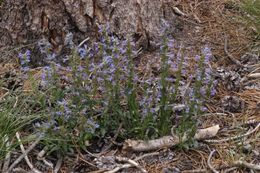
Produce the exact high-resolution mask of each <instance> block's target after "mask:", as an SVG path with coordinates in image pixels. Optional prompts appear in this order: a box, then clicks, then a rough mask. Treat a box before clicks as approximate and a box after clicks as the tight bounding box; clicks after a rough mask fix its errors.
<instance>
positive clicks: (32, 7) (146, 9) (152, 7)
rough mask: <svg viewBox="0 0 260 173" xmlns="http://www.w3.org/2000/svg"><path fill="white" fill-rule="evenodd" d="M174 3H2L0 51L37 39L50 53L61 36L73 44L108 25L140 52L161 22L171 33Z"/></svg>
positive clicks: (157, 0)
mask: <svg viewBox="0 0 260 173" xmlns="http://www.w3.org/2000/svg"><path fill="white" fill-rule="evenodd" d="M175 5H176V4H175V1H174V0H168V1H167V2H166V0H26V1H25V0H4V2H3V3H2V5H1V11H0V17H1V19H0V48H1V47H4V46H8V45H17V44H25V43H26V44H28V43H32V42H36V41H37V40H39V39H41V38H43V37H44V38H45V39H47V40H49V42H50V43H51V44H52V45H53V47H54V50H56V51H58V50H60V49H62V47H63V44H64V39H65V36H66V34H67V33H68V32H71V33H73V35H74V41H75V42H76V43H78V42H80V41H82V40H83V39H85V38H86V37H90V38H94V37H95V36H96V32H97V25H98V24H109V25H110V29H111V32H112V33H114V34H115V35H117V36H119V37H124V36H126V35H131V36H132V37H133V38H134V40H135V41H136V42H137V45H139V46H142V47H143V48H144V49H146V48H149V47H151V46H153V45H155V43H156V42H157V41H158V39H159V34H160V30H161V28H162V27H163V20H162V19H164V21H167V22H168V23H169V24H170V26H171V27H172V29H171V31H172V32H175V31H176V30H175V26H176V25H177V24H176V23H177V18H176V16H175V14H174V12H173V9H172V7H174V6H175Z"/></svg>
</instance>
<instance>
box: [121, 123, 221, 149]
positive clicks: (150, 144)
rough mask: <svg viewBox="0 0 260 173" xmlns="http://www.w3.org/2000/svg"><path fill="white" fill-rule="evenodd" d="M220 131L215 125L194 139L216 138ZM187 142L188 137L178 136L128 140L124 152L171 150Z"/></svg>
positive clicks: (198, 132) (196, 135)
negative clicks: (181, 137)
mask: <svg viewBox="0 0 260 173" xmlns="http://www.w3.org/2000/svg"><path fill="white" fill-rule="evenodd" d="M218 131H219V125H215V126H212V127H209V128H206V129H200V130H198V131H197V133H196V134H195V136H194V138H195V139H196V140H203V139H205V138H211V137H214V136H216V134H217V133H218ZM186 140H187V138H186V137H183V139H180V138H179V137H178V136H177V135H172V136H164V137H162V138H159V139H154V140H149V141H144V140H131V139H128V140H126V141H125V142H124V145H123V150H131V151H134V152H142V151H151V150H158V149H161V148H171V147H173V146H176V145H177V144H179V143H180V142H181V141H182V142H184V141H186Z"/></svg>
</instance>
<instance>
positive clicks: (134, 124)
mask: <svg viewBox="0 0 260 173" xmlns="http://www.w3.org/2000/svg"><path fill="white" fill-rule="evenodd" d="M165 33H166V32H165ZM99 34H100V38H99V40H97V41H96V42H86V43H85V44H84V45H81V46H80V47H79V46H77V45H75V44H74V43H73V41H72V38H73V36H72V35H71V34H68V35H67V37H66V40H65V43H66V44H67V46H69V47H70V50H71V54H70V55H67V56H65V57H63V59H62V61H59V60H58V59H57V58H56V55H55V54H54V53H52V52H50V51H49V50H50V47H51V45H50V44H49V43H48V42H47V41H46V40H45V41H44V40H42V41H41V42H39V48H40V50H41V52H42V53H43V54H44V55H46V59H45V64H47V66H45V67H43V68H42V77H41V81H40V83H39V87H38V88H37V89H36V91H35V92H36V93H37V94H36V98H35V99H36V100H38V102H39V103H40V107H41V109H44V110H45V111H46V115H47V118H44V119H42V120H41V121H38V122H36V123H35V127H36V130H38V131H41V132H44V133H45V135H46V143H48V144H49V145H50V146H52V147H53V146H54V147H55V149H56V150H62V151H64V152H67V151H69V148H70V147H71V146H73V145H75V144H76V145H77V146H81V147H86V145H88V144H89V141H90V140H91V139H94V138H102V137H106V136H113V135H115V134H116V133H118V132H119V138H121V139H126V138H139V139H151V138H157V137H160V136H163V135H169V134H170V133H171V131H174V132H175V133H178V134H179V135H187V136H189V137H190V138H192V137H193V135H194V133H195V130H196V128H197V124H198V122H197V121H196V118H197V116H199V115H200V114H201V113H202V112H204V111H206V107H204V106H205V101H206V100H207V99H208V98H209V97H210V96H212V95H214V94H215V86H216V83H215V81H214V79H213V78H212V69H211V67H210V63H209V61H210V58H211V56H212V55H211V51H210V49H209V48H208V47H207V46H205V48H203V50H202V53H201V55H197V56H195V58H189V57H187V56H186V55H185V49H184V48H183V46H182V45H177V43H176V42H175V40H173V39H171V38H170V37H169V36H168V35H167V34H164V35H163V36H162V42H161V43H160V56H161V62H160V69H159V74H158V75H149V77H145V76H142V75H140V74H138V71H137V66H136V64H137V63H136V62H135V58H136V57H137V56H138V51H137V50H136V46H135V44H134V42H132V41H131V39H126V40H120V39H118V38H117V37H116V36H114V35H113V34H111V33H110V31H109V26H104V27H102V26H100V28H99ZM19 58H20V62H21V66H22V70H23V71H24V72H25V73H27V77H30V70H29V69H28V67H29V65H30V59H31V57H30V52H29V51H26V52H25V53H24V54H20V55H19ZM58 62H60V63H58ZM178 104H182V105H184V106H183V107H182V108H180V109H179V110H176V109H175V107H176V105H178Z"/></svg>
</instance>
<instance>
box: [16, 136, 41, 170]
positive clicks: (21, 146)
mask: <svg viewBox="0 0 260 173" xmlns="http://www.w3.org/2000/svg"><path fill="white" fill-rule="evenodd" d="M15 135H16V138H17V140H18V142H19V144H20V148H21V151H22V153H23V154H25V149H24V146H23V144H22V142H21V139H20V135H19V133H18V132H16V133H15ZM24 159H25V161H26V163H27V165H28V166H29V168H30V169H31V170H32V172H35V173H41V171H39V170H38V169H36V168H35V167H34V166H33V164H32V163H31V162H30V160H29V158H28V156H27V154H25V156H24Z"/></svg>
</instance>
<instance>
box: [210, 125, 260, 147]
mask: <svg viewBox="0 0 260 173" xmlns="http://www.w3.org/2000/svg"><path fill="white" fill-rule="evenodd" d="M259 127H260V123H258V124H257V126H256V127H255V128H254V129H253V130H249V131H248V132H247V133H245V134H242V135H237V136H233V137H230V138H224V139H220V140H205V142H208V143H223V142H228V141H232V140H236V139H239V138H243V137H246V136H249V135H251V134H252V133H254V132H256V131H257V130H258V128H259Z"/></svg>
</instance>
